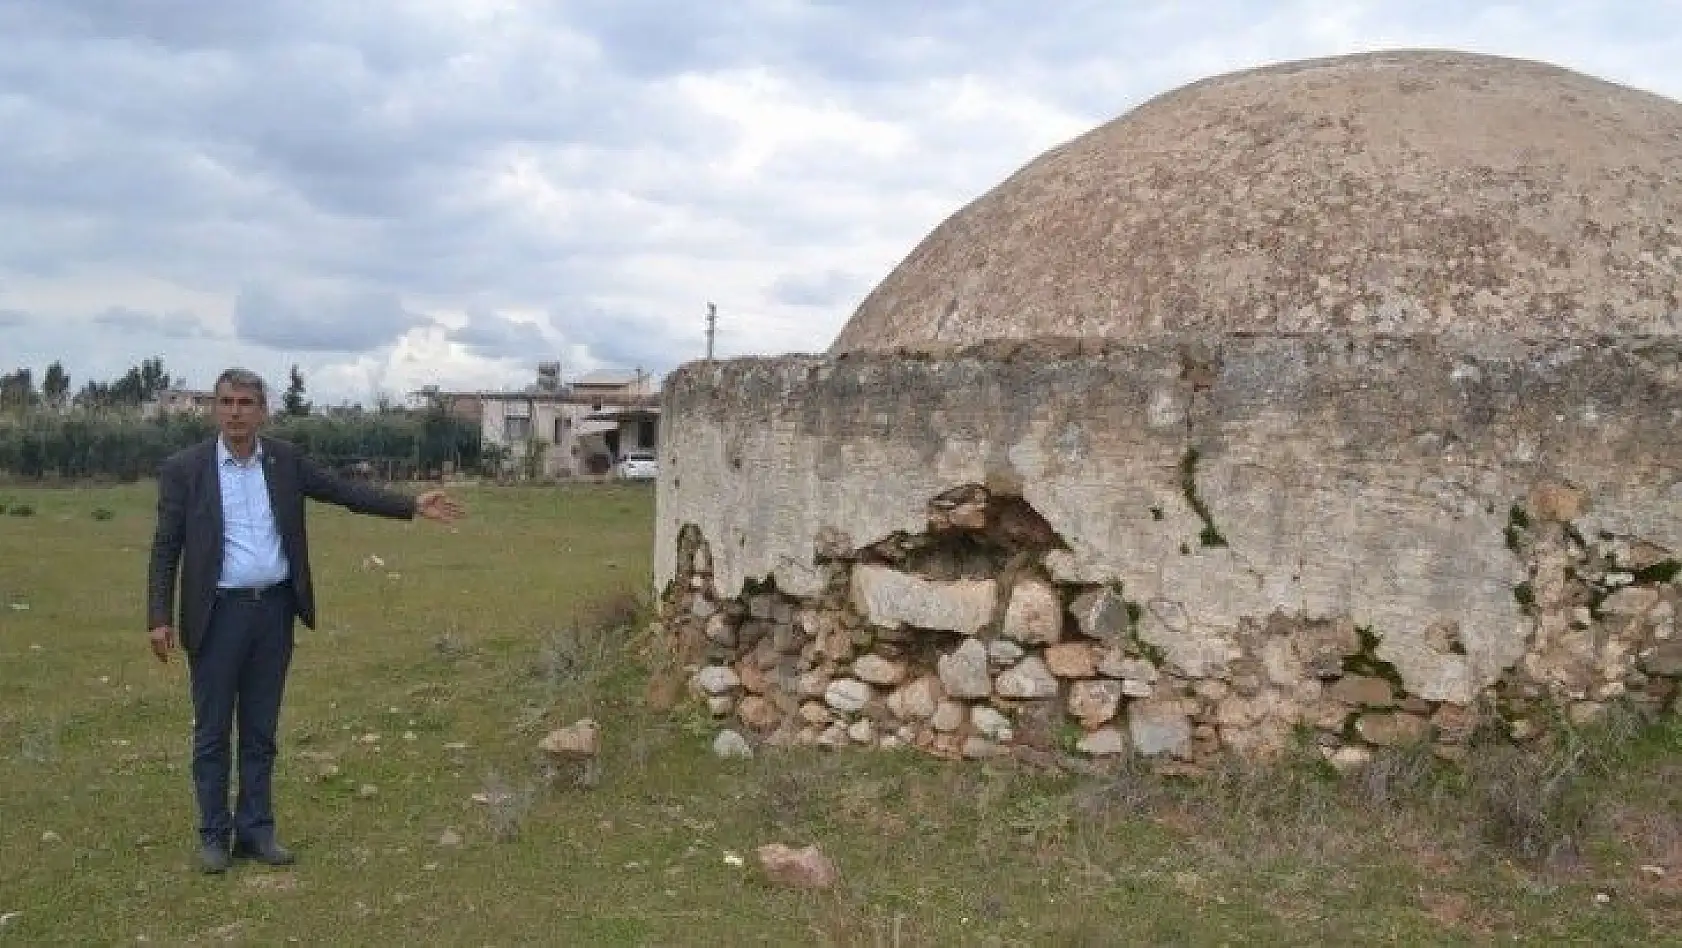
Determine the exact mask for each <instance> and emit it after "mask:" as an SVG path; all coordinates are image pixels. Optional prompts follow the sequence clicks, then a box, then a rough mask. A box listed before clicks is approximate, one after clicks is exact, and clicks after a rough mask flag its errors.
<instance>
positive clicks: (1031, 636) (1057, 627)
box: [999, 578, 1063, 645]
mask: <svg viewBox="0 0 1682 948" xmlns="http://www.w3.org/2000/svg"><path fill="white" fill-rule="evenodd" d="M999 634H1000V635H1002V636H1003V637H1004V638H1007V639H1010V640H1011V641H1013V642H1020V643H1022V644H1023V645H1049V644H1052V643H1055V642H1058V641H1061V640H1062V638H1063V599H1062V597H1061V596H1059V595H1058V594H1057V588H1056V587H1055V586H1052V585H1051V584H1050V583H1047V582H1045V581H1043V580H1039V579H1033V578H1024V579H1021V580H1018V581H1017V583H1016V585H1015V586H1014V587H1012V589H1011V591H1010V604H1009V605H1008V606H1006V607H1005V617H1004V627H1003V628H1002V629H1000V633H999Z"/></svg>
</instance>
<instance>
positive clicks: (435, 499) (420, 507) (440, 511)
mask: <svg viewBox="0 0 1682 948" xmlns="http://www.w3.org/2000/svg"><path fill="white" fill-rule="evenodd" d="M415 513H416V514H418V515H420V516H422V517H425V518H426V519H428V520H436V521H438V522H439V523H449V522H451V521H453V520H455V519H456V518H457V517H460V516H461V515H462V514H463V513H464V511H463V510H462V506H461V504H458V503H456V502H455V500H454V499H453V498H451V497H450V495H449V494H446V493H444V492H443V491H441V490H429V491H427V492H426V493H424V494H421V495H420V496H419V497H416V498H415Z"/></svg>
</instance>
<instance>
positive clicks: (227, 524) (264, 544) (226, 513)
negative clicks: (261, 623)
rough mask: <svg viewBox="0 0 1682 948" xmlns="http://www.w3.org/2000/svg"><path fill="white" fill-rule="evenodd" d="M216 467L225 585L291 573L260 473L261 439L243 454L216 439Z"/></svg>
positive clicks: (268, 582) (259, 582) (266, 581)
mask: <svg viewBox="0 0 1682 948" xmlns="http://www.w3.org/2000/svg"><path fill="white" fill-rule="evenodd" d="M216 473H217V476H218V478H219V480H220V481H221V483H222V579H221V581H220V583H218V585H220V586H222V587H224V588H229V587H232V588H245V587H250V586H272V585H274V584H275V583H279V582H284V581H285V580H286V578H287V576H288V575H289V574H290V569H289V567H288V564H287V562H286V552H285V551H284V550H283V549H281V545H280V531H279V530H278V529H277V528H276V527H275V522H274V511H273V510H272V509H271V508H270V507H269V485H268V481H267V479H266V478H265V477H264V476H263V442H262V441H261V440H259V441H258V442H257V450H256V451H255V453H253V454H252V456H251V457H249V458H246V459H244V460H241V459H240V458H237V457H235V456H234V454H233V452H231V451H229V450H228V445H227V444H226V443H225V442H224V441H223V440H222V439H221V438H217V439H216Z"/></svg>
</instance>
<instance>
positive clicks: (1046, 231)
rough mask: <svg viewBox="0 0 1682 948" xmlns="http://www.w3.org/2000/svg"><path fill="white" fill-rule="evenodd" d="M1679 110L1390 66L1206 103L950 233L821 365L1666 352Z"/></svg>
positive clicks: (1677, 202) (1535, 83) (1055, 167)
mask: <svg viewBox="0 0 1682 948" xmlns="http://www.w3.org/2000/svg"><path fill="white" fill-rule="evenodd" d="M1679 297H1682V104H1679V103H1677V102H1675V101H1673V100H1670V99H1666V98H1663V97H1660V96H1657V95H1653V94H1649V93H1646V92H1641V91H1637V90H1634V89H1630V88H1628V87H1625V86H1620V85H1615V84H1612V83H1610V82H1606V81H1603V80H1600V79H1596V78H1593V77H1590V76H1585V75H1582V74H1580V73H1576V72H1572V71H1569V70H1566V69H1562V68H1558V67H1555V66H1550V65H1546V64H1542V63H1535V62H1528V61H1523V60H1514V59H1506V58H1499V57H1492V56H1483V55H1472V54H1465V53H1457V52H1442V51H1393V52H1380V53H1368V54H1361V55H1354V56H1343V57H1336V58H1330V59H1318V60H1310V61H1305V62H1298V63H1287V64H1283V65H1275V66H1270V67H1265V68H1260V69H1252V70H1247V71H1243V72H1237V73H1233V74H1229V75H1225V76H1219V77H1216V78H1212V79H1208V80H1204V81H1202V82H1197V83H1194V84H1192V85H1189V86H1185V87H1183V88H1180V89H1178V90H1175V91H1173V92H1170V93H1167V94H1165V95H1162V96H1160V97H1158V98H1156V99H1153V100H1151V101H1149V102H1146V103H1145V104H1143V105H1141V106H1139V107H1138V108H1136V109H1134V110H1132V111H1131V112H1129V113H1127V114H1125V115H1123V116H1122V117H1120V118H1118V119H1116V120H1114V121H1112V122H1110V123H1109V124H1107V125H1104V126H1101V127H1099V128H1097V129H1095V130H1093V131H1091V132H1088V133H1087V134H1085V135H1083V136H1081V137H1079V138H1077V139H1075V140H1073V141H1071V142H1069V143H1067V144H1065V145H1062V146H1060V147H1058V148H1055V149H1053V150H1051V151H1050V152H1048V153H1046V154H1045V155H1043V156H1041V157H1040V158H1038V159H1036V160H1035V161H1033V162H1031V163H1030V164H1028V165H1027V166H1026V167H1024V168H1022V169H1021V170H1020V171H1018V172H1017V173H1016V174H1014V175H1012V176H1011V177H1010V178H1009V179H1007V180H1006V181H1005V182H1004V183H1002V184H1000V185H999V186H998V187H996V188H994V189H993V190H992V191H991V192H989V193H987V194H985V195H983V196H982V197H981V198H979V199H978V200H976V201H974V202H973V203H971V204H970V205H968V206H967V207H965V208H963V209H962V210H960V211H959V212H958V213H956V214H954V215H953V216H952V217H950V218H949V219H947V220H946V221H945V222H944V223H942V224H941V225H940V226H939V227H938V228H936V229H935V230H934V232H933V233H931V234H930V235H929V236H928V237H927V238H926V239H925V240H924V241H923V242H922V243H921V244H920V245H919V246H918V247H917V248H916V249H915V250H914V251H913V252H912V253H911V255H910V256H909V257H907V258H906V259H905V261H904V262H902V263H901V264H900V266H899V267H898V268H897V269H895V270H894V272H893V273H892V274H890V275H889V276H888V278H887V279H886V280H884V281H883V282H882V283H881V285H879V286H878V287H877V288H876V289H875V290H874V291H872V292H871V293H870V295H869V296H867V297H866V298H865V300H864V301H863V303H862V304H861V305H860V306H859V308H858V310H857V311H856V312H855V313H854V315H853V317H852V319H851V320H850V321H849V322H848V323H847V325H846V326H845V327H844V328H843V329H842V331H841V333H840V335H839V336H838V337H837V338H836V340H835V342H834V344H833V345H832V347H831V350H830V351H831V353H832V354H835V353H840V352H845V351H850V350H858V349H888V348H901V347H903V348H911V349H916V348H927V347H930V346H941V345H945V344H967V343H974V342H979V341H982V340H985V339H997V338H1025V337H1031V336H1100V337H1114V338H1126V337H1132V336H1138V335H1142V334H1150V333H1159V332H1175V333H1179V332H1192V333H1195V332H1214V333H1231V332H1245V331H1266V332H1293V331H1295V332H1300V331H1320V330H1329V331H1339V332H1384V333H1398V334H1408V333H1441V334H1461V333H1472V334H1479V333H1498V334H1511V335H1516V336H1525V337H1545V336H1555V337H1558V336H1576V335H1600V334H1644V333H1658V334H1669V335H1674V334H1678V333H1682V299H1679Z"/></svg>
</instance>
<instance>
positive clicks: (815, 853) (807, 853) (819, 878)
mask: <svg viewBox="0 0 1682 948" xmlns="http://www.w3.org/2000/svg"><path fill="white" fill-rule="evenodd" d="M755 855H757V856H758V857H759V866H760V868H761V869H763V870H764V871H765V877H766V878H767V879H768V880H770V882H772V883H773V884H775V885H781V886H787V887H789V888H795V889H827V888H829V887H830V886H833V885H834V884H835V883H836V882H837V881H838V880H839V879H840V878H841V873H840V872H839V871H837V870H836V868H835V863H834V862H831V861H830V858H829V857H828V856H826V855H824V853H823V851H822V850H820V849H819V848H818V847H816V846H807V847H805V848H803V849H794V848H792V847H789V846H786V845H784V844H782V843H767V844H765V845H763V846H761V847H759V848H758V849H757V850H755Z"/></svg>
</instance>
